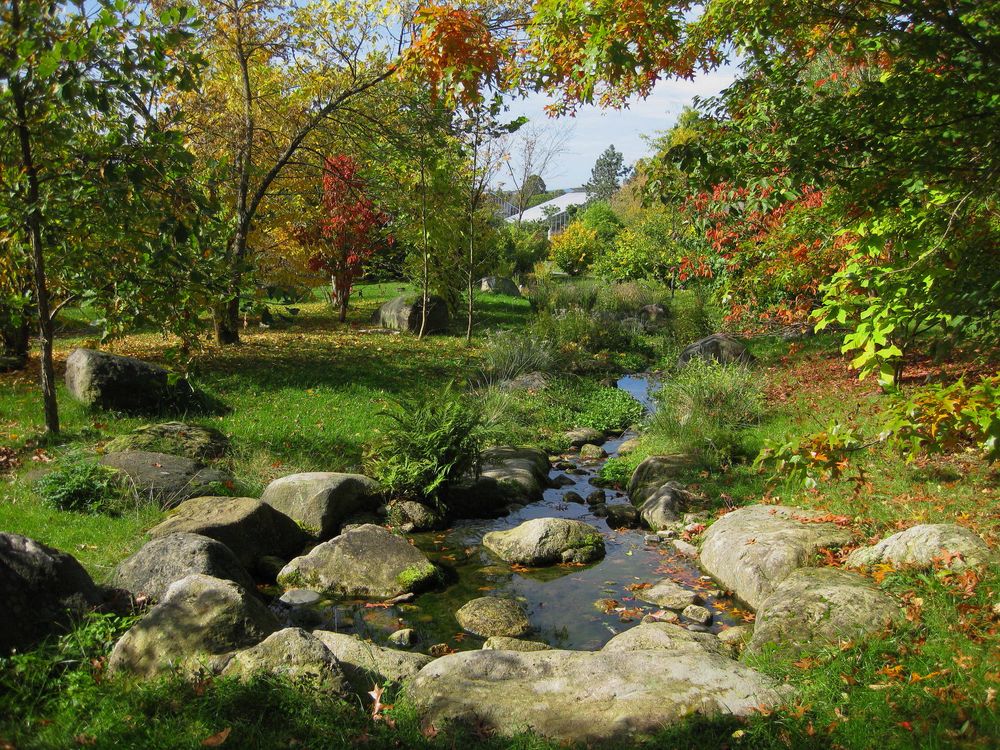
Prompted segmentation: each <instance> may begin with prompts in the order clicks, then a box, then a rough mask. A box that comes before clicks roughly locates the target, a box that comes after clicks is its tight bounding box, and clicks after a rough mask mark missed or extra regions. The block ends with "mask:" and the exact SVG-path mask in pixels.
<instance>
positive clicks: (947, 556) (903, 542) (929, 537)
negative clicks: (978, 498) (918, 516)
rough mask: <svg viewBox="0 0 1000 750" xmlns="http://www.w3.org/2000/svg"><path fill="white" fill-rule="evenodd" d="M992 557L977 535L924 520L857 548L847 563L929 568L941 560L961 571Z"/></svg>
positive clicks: (988, 560) (858, 566)
mask: <svg viewBox="0 0 1000 750" xmlns="http://www.w3.org/2000/svg"><path fill="white" fill-rule="evenodd" d="M992 559H993V555H992V553H991V552H990V548H989V547H987V546H986V542H984V541H983V540H982V539H981V538H980V537H979V535H978V534H976V533H975V532H974V531H970V530H969V529H967V528H965V527H964V526H958V525H956V524H953V523H924V524H919V525H918V526H911V527H910V528H908V529H906V530H905V531H900V532H899V533H898V534H893V535H892V536H889V537H886V538H885V539H883V540H882V541H881V542H879V543H878V544H875V545H873V546H871V547H862V548H861V549H856V550H854V552H852V553H851V554H850V555H848V557H847V564H848V565H850V566H852V567H855V568H862V567H869V566H872V565H878V564H879V563H887V564H889V565H893V566H896V567H902V566H910V567H919V568H928V567H931V566H932V565H934V564H935V562H940V563H941V564H943V565H944V566H945V567H949V568H952V569H954V570H959V569H961V568H964V567H966V566H970V565H971V566H973V567H977V566H980V565H986V564H988V563H989V562H990V561H991V560H992Z"/></svg>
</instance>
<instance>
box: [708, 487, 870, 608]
mask: <svg viewBox="0 0 1000 750" xmlns="http://www.w3.org/2000/svg"><path fill="white" fill-rule="evenodd" d="M823 516H824V514H821V513H819V512H817V511H811V510H805V509H802V508H793V507H786V506H780V505H751V506H748V507H746V508H740V509H739V510H734V511H733V512H732V513H727V514H726V515H724V516H723V517H722V518H720V519H719V520H718V521H716V522H715V523H713V524H712V525H711V526H709V527H708V530H707V531H706V532H705V535H704V539H703V541H702V545H701V565H702V567H703V568H704V569H705V570H706V571H708V572H709V573H710V574H711V575H712V576H713V577H714V578H715V579H717V580H718V581H719V582H720V583H722V585H723V586H725V587H726V588H727V589H729V590H731V591H733V592H735V593H736V596H738V597H739V598H740V599H742V600H743V601H745V602H746V603H747V604H749V605H750V606H751V607H754V608H755V609H756V608H758V607H760V605H761V603H762V602H763V601H764V599H766V598H767V597H768V596H770V594H771V593H772V592H773V591H774V590H775V588H776V587H777V586H778V585H779V584H780V583H781V582H782V581H783V580H785V578H787V577H788V576H789V575H791V573H792V572H793V571H794V570H797V569H798V568H801V567H804V566H806V565H811V564H813V563H814V562H815V556H816V552H817V550H819V549H820V548H821V547H839V546H841V545H843V544H847V543H848V542H849V541H850V539H851V536H850V534H849V533H848V532H847V531H845V530H844V529H841V528H839V527H838V526H836V525H835V524H833V523H826V522H820V523H817V522H816V520H817V519H819V518H821V517H823Z"/></svg>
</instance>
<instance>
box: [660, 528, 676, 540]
mask: <svg viewBox="0 0 1000 750" xmlns="http://www.w3.org/2000/svg"><path fill="white" fill-rule="evenodd" d="M656 535H657V536H658V537H660V539H673V538H674V537H675V536H677V532H676V531H675V530H674V529H662V530H661V531H657V532H656Z"/></svg>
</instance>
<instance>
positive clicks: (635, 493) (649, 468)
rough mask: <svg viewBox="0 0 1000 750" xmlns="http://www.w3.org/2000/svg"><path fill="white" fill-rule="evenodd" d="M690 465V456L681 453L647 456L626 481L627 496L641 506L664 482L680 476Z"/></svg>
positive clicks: (634, 503)
mask: <svg viewBox="0 0 1000 750" xmlns="http://www.w3.org/2000/svg"><path fill="white" fill-rule="evenodd" d="M690 467H691V459H690V457H688V456H686V455H683V454H674V455H669V456H649V457H648V458H646V459H644V460H643V461H642V462H641V463H640V464H639V465H638V466H636V467H635V471H633V472H632V477H631V478H630V479H629V482H628V496H629V498H630V499H631V500H632V504H633V505H635V506H636V507H641V506H642V504H643V503H644V502H645V501H646V498H648V497H649V496H650V495H652V494H653V493H654V492H656V491H657V490H658V489H659V488H660V487H662V486H663V485H664V484H665V483H667V482H669V481H672V480H675V479H677V478H678V477H680V476H681V475H682V474H683V473H684V472H685V471H686V470H687V469H689V468H690Z"/></svg>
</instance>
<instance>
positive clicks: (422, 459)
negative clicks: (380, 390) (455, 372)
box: [364, 386, 481, 510]
mask: <svg viewBox="0 0 1000 750" xmlns="http://www.w3.org/2000/svg"><path fill="white" fill-rule="evenodd" d="M385 415H386V416H388V417H389V419H390V423H389V425H388V427H387V428H385V429H384V430H383V432H382V437H381V440H379V441H378V442H377V443H375V444H373V445H371V446H369V447H368V449H367V450H366V452H365V457H364V467H365V470H366V471H367V473H368V474H369V475H370V476H372V477H373V478H374V479H376V480H377V481H378V482H379V483H380V484H381V485H382V486H383V487H384V488H385V490H386V491H387V492H388V493H389V494H390V495H391V496H392V497H397V498H414V499H417V500H422V501H430V502H432V503H434V504H435V505H436V506H437V507H438V509H439V510H444V508H442V507H441V506H440V501H439V496H440V494H441V492H442V491H443V490H444V489H445V488H446V487H447V486H448V485H449V484H450V483H452V482H454V481H455V480H457V479H459V478H460V477H461V476H463V475H464V474H466V473H467V472H469V471H472V470H475V469H476V468H477V465H478V461H479V449H480V440H481V431H480V426H481V418H480V415H479V412H478V410H475V409H472V408H470V407H469V406H468V405H467V404H466V403H465V402H464V401H463V399H462V398H461V397H460V396H459V395H458V394H456V393H455V391H454V389H453V388H452V387H451V386H449V387H447V388H445V390H444V391H443V392H441V393H439V394H436V395H433V396H428V395H427V394H422V395H421V396H417V397H409V398H402V399H399V400H398V401H396V402H395V403H394V404H393V405H392V407H391V408H390V410H389V411H387V412H385Z"/></svg>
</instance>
